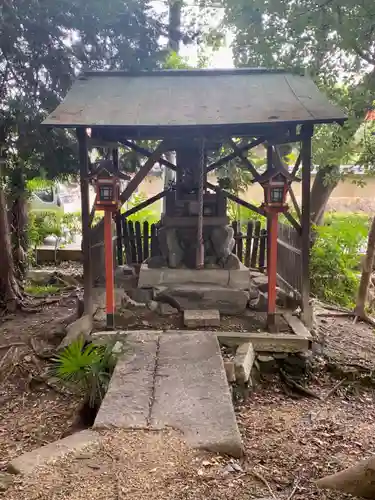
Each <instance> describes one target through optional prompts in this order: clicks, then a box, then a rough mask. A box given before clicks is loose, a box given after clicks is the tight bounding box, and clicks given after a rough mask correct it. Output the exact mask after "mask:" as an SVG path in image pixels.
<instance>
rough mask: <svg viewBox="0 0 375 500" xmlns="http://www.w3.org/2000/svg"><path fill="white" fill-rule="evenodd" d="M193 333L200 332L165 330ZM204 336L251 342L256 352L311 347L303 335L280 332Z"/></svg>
mask: <svg viewBox="0 0 375 500" xmlns="http://www.w3.org/2000/svg"><path fill="white" fill-rule="evenodd" d="M182 332H183V333H184V334H187V335H194V334H196V333H200V332H198V331H195V330H167V331H166V333H167V334H175V335H176V334H177V335H181V333H182ZM205 335H206V336H209V335H214V336H217V338H218V339H219V340H220V342H222V343H223V344H227V345H241V344H245V343H246V342H251V343H252V344H253V347H254V350H255V351H258V352H303V351H307V350H309V349H310V348H311V341H310V340H309V339H307V338H305V337H299V336H298V335H293V334H282V333H274V334H273V333H266V332H264V333H251V332H221V331H218V332H205Z"/></svg>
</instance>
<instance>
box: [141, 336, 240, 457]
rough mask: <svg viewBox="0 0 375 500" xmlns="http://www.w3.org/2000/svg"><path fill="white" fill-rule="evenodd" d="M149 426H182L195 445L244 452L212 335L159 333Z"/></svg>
mask: <svg viewBox="0 0 375 500" xmlns="http://www.w3.org/2000/svg"><path fill="white" fill-rule="evenodd" d="M151 427H152V428H157V429H160V428H164V427H172V428H176V429H179V430H180V431H182V432H183V434H184V436H185V438H186V440H187V442H188V443H189V444H190V445H191V446H193V447H194V448H202V449H208V450H210V451H214V452H219V453H226V454H229V455H232V456H234V457H240V456H241V455H242V453H243V447H242V442H241V436H240V433H239V430H238V427H237V422H236V417H235V413H234V410H233V405H232V400H231V396H230V392H229V386H228V383H227V378H226V373H225V369H224V363H223V360H222V357H221V352H220V346H219V343H218V341H217V339H216V337H215V336H214V335H206V334H205V333H203V332H200V333H195V334H181V335H180V336H179V338H178V339H177V338H176V336H175V335H173V334H172V335H168V334H164V335H163V336H162V337H161V338H160V347H159V353H158V362H157V367H156V377H155V388H154V401H153V407H152V413H151Z"/></svg>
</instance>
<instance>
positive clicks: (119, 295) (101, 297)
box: [92, 287, 125, 311]
mask: <svg viewBox="0 0 375 500" xmlns="http://www.w3.org/2000/svg"><path fill="white" fill-rule="evenodd" d="M124 294H125V292H124V289H123V288H115V305H116V308H117V307H120V306H121V302H122V299H123V297H124ZM105 297H106V291H105V288H103V287H94V288H93V289H92V298H93V303H94V311H95V309H105V307H106V298H105Z"/></svg>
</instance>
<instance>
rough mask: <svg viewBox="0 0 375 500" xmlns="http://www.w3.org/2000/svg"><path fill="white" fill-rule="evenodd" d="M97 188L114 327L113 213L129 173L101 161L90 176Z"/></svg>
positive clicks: (109, 318) (110, 323)
mask: <svg viewBox="0 0 375 500" xmlns="http://www.w3.org/2000/svg"><path fill="white" fill-rule="evenodd" d="M90 179H91V180H92V181H93V184H94V186H95V190H96V198H95V202H94V208H95V210H101V211H104V251H105V277H106V313H107V328H108V329H111V330H112V329H114V327H115V323H114V314H115V296H114V295H115V294H114V286H115V284H114V262H113V241H112V240H113V237H112V236H113V235H112V218H113V214H114V213H115V212H117V211H118V210H119V209H120V206H121V200H120V186H121V180H129V177H128V176H127V175H124V174H122V173H121V172H119V171H118V170H116V169H115V167H114V165H113V162H112V161H111V160H101V161H99V162H98V163H97V164H96V166H95V167H94V169H93V172H92V174H91V176H90Z"/></svg>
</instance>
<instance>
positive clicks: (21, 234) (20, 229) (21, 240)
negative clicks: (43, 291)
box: [11, 193, 28, 280]
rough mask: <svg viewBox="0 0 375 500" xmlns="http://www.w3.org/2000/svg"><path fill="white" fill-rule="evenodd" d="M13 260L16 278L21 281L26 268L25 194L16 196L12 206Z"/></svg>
mask: <svg viewBox="0 0 375 500" xmlns="http://www.w3.org/2000/svg"><path fill="white" fill-rule="evenodd" d="M11 212H12V225H13V227H12V236H13V258H14V266H15V269H16V271H17V275H18V278H19V279H21V280H23V279H24V277H25V273H26V267H27V250H28V237H27V226H28V212H27V198H26V193H25V194H18V195H17V197H16V199H15V200H14V202H13V205H12V209H11Z"/></svg>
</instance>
